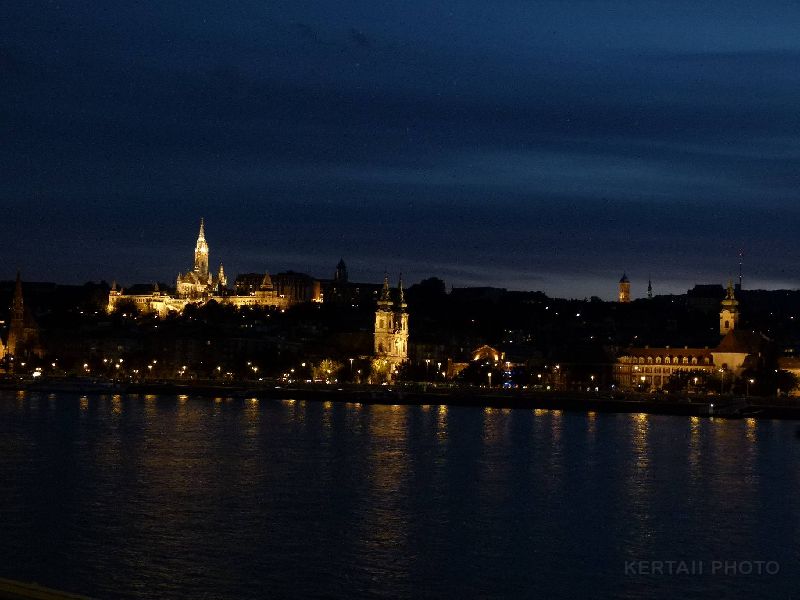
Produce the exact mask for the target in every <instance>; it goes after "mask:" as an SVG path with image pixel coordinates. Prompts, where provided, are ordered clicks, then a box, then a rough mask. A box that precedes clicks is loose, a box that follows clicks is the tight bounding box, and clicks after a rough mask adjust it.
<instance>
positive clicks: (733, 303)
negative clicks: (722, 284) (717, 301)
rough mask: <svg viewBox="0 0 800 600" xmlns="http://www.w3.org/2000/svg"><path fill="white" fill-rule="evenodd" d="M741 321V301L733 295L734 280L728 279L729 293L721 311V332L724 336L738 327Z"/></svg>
mask: <svg viewBox="0 0 800 600" xmlns="http://www.w3.org/2000/svg"><path fill="white" fill-rule="evenodd" d="M738 322H739V301H738V300H737V299H736V298H735V297H734V295H733V281H728V293H727V294H726V296H725V299H724V300H723V301H722V306H721V308H720V311H719V334H720V335H722V336H724V335H727V334H728V332H730V331H733V330H734V329H736V324H737V323H738Z"/></svg>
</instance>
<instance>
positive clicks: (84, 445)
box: [0, 392, 800, 599]
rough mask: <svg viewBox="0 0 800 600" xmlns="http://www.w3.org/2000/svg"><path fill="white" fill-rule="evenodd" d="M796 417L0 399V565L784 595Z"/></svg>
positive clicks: (68, 582) (793, 523) (468, 593)
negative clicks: (725, 418)
mask: <svg viewBox="0 0 800 600" xmlns="http://www.w3.org/2000/svg"><path fill="white" fill-rule="evenodd" d="M796 427H797V424H796V422H792V421H771V420H764V421H758V420H752V419H747V420H735V421H734V420H731V421H727V420H720V419H704V418H697V417H693V418H688V417H674V416H648V415H644V414H593V413H588V414H587V413H578V412H574V413H572V412H562V411H547V410H499V409H476V408H458V407H446V406H368V405H358V404H344V403H341V404H340V403H330V402H324V403H323V402H301V401H293V400H288V399H287V400H254V399H242V398H236V399H230V398H228V399H226V398H216V399H214V398H199V397H175V396H140V395H131V396H126V395H123V396H111V395H89V396H80V395H75V394H51V395H48V394H37V393H27V394H25V393H19V394H15V393H8V392H5V393H2V394H0V577H6V578H12V579H19V580H23V581H37V582H39V583H41V584H43V585H47V586H50V587H55V588H60V589H64V590H67V591H73V592H79V593H83V594H87V595H90V596H93V597H97V598H152V599H156V598H157V599H164V598H197V599H202V598H205V599H218V598H231V599H234V598H235V599H239V598H267V597H269V598H283V597H295V598H314V597H317V598H323V597H324V598H331V597H334V598H335V597H339V598H379V597H387V598H396V597H433V598H442V597H462V598H469V597H476V596H479V597H485V598H510V597H513V598H518V597H531V598H533V597H540V598H588V597H593V598H599V597H607V598H610V597H616V598H623V599H624V598H655V597H681V598H706V597H715V596H716V597H720V598H723V597H724V598H755V597H780V598H788V597H791V596H793V595H794V594H796V593H797V581H798V580H800V568H799V567H798V560H799V559H800V551H799V550H798V548H800V544H798V541H800V439H798V438H797V437H796V436H795V428H796Z"/></svg>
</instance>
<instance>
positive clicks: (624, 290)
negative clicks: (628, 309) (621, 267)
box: [617, 273, 631, 303]
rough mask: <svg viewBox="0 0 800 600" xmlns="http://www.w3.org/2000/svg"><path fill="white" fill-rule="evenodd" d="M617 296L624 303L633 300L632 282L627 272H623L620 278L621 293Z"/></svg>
mask: <svg viewBox="0 0 800 600" xmlns="http://www.w3.org/2000/svg"><path fill="white" fill-rule="evenodd" d="M617 297H618V298H619V301H620V302H623V303H627V302H630V301H631V282H630V281H629V280H628V276H627V275H626V274H625V273H623V274H622V279H620V280H619V294H618V296H617Z"/></svg>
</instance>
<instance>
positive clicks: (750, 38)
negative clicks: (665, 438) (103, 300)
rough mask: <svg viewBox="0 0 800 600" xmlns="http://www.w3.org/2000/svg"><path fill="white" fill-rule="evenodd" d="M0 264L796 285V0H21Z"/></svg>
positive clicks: (533, 283) (3, 138)
mask: <svg viewBox="0 0 800 600" xmlns="http://www.w3.org/2000/svg"><path fill="white" fill-rule="evenodd" d="M3 13H4V17H3V19H1V20H0V36H1V37H0V208H1V209H2V215H3V217H2V222H3V227H2V230H3V235H2V238H1V241H0V257H1V258H2V260H3V263H5V265H6V267H5V268H4V275H3V274H0V277H5V278H10V277H13V273H14V270H15V269H16V268H17V266H19V267H20V268H21V269H23V271H24V273H25V274H26V277H27V278H29V279H39V280H56V281H60V282H65V283H66V282H83V281H86V280H99V279H100V278H105V279H108V280H110V279H112V278H116V279H118V280H120V281H124V282H127V283H131V282H134V281H143V282H146V281H154V280H172V279H173V278H174V277H175V275H176V274H177V272H178V271H179V270H186V269H187V268H188V267H189V266H190V264H191V259H192V251H193V247H194V241H195V237H196V233H197V225H198V221H199V218H200V216H204V217H205V218H206V222H207V238H208V241H209V244H210V246H211V253H212V256H211V262H212V264H214V265H216V264H218V263H219V261H222V262H223V263H224V264H225V267H226V271H227V272H228V273H229V274H235V273H237V272H246V271H264V270H269V271H270V272H277V271H280V270H285V269H290V268H291V269H295V270H300V271H305V272H309V273H311V274H313V275H316V276H319V277H330V276H331V275H332V273H333V268H334V266H335V264H336V262H337V261H338V260H339V257H344V259H345V261H346V262H347V263H348V266H349V268H350V272H351V277H352V278H354V279H358V280H373V281H377V280H379V279H380V277H381V275H382V273H383V270H384V268H388V269H389V270H390V271H392V272H397V271H400V270H402V271H403V272H404V273H405V274H406V278H407V279H408V280H409V281H417V280H419V279H421V278H423V277H428V276H433V275H436V276H440V277H442V278H443V279H445V281H446V282H447V284H448V285H451V284H452V285H456V286H459V285H498V286H504V287H508V288H513V289H540V290H544V291H546V292H547V293H549V294H551V295H564V296H574V297H584V296H590V295H598V296H600V297H603V298H611V297H613V295H614V293H615V289H616V281H617V280H618V279H619V277H620V275H621V274H622V272H623V271H626V272H627V273H628V275H629V277H630V278H631V280H632V287H633V295H634V296H640V295H643V294H644V291H645V286H646V280H647V277H648V274H651V275H652V278H653V283H654V287H655V290H656V292H657V293H663V292H673V291H678V292H680V291H684V290H686V289H687V288H689V287H691V286H692V285H693V284H694V283H698V282H722V281H723V280H726V279H727V278H728V277H730V276H733V275H735V274H736V271H737V267H736V262H737V258H736V255H737V253H738V249H739V248H740V247H744V248H745V252H746V256H745V276H746V281H745V285H748V286H750V287H790V288H797V287H800V240H798V235H797V232H798V230H799V229H800V191H799V190H800V143H799V142H800V36H798V34H797V32H798V29H799V28H800V5H798V4H797V3H796V2H759V3H755V2H751V1H748V2H720V1H715V2H698V1H683V0H673V1H671V2H663V1H658V2H655V1H646V0H638V1H630V2H627V1H608V2H599V1H588V0H586V1H578V0H576V1H565V0H554V1H538V2H523V1H511V0H507V1H503V0H500V1H498V2H490V3H487V2H476V1H473V0H469V1H467V0H464V1H461V2H429V1H425V2H422V1H417V0H407V1H405V2H392V3H383V2H376V1H375V0H372V1H365V2H345V3H339V2H330V1H319V2H309V1H302V0H292V1H287V2H283V1H270V2H254V1H253V2H235V3H225V2H206V1H202V0H193V1H191V2H184V3H173V2H155V1H153V2H129V1H126V2H117V1H111V0H107V1H104V2H102V3H101V2H86V3H79V2H37V1H35V0H26V1H25V2H13V3H7V4H6V6H5V7H4V8H3Z"/></svg>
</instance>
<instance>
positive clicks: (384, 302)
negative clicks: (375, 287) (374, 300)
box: [378, 272, 392, 309]
mask: <svg viewBox="0 0 800 600" xmlns="http://www.w3.org/2000/svg"><path fill="white" fill-rule="evenodd" d="M391 304H392V292H391V291H390V290H389V273H388V272H384V274H383V289H382V290H381V296H380V298H379V299H378V308H379V309H380V308H386V309H388V308H389V306H390V305H391Z"/></svg>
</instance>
